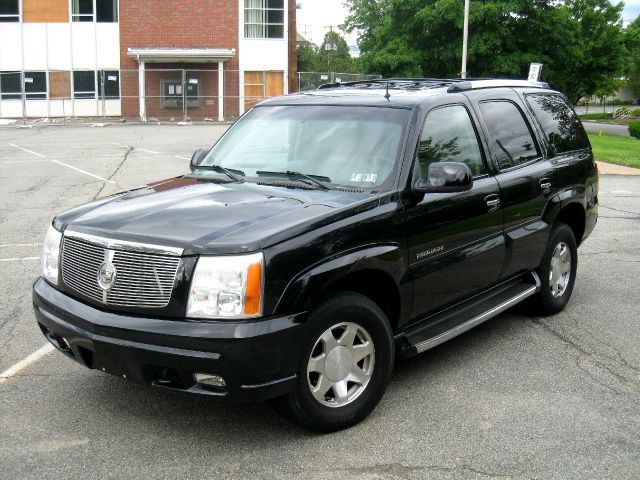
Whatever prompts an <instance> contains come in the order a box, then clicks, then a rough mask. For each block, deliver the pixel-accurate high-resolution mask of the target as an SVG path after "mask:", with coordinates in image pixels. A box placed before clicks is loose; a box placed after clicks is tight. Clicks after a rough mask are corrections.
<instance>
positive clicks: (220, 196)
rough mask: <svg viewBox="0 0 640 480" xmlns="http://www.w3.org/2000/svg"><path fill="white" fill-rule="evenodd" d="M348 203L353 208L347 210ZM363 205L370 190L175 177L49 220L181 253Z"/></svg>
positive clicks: (280, 232)
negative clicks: (317, 188) (174, 249)
mask: <svg viewBox="0 0 640 480" xmlns="http://www.w3.org/2000/svg"><path fill="white" fill-rule="evenodd" d="M355 205H360V206H361V208H357V209H352V208H351V207H352V206H355ZM367 205H370V206H371V207H373V206H375V205H377V197H375V196H372V195H371V194H369V193H359V192H344V191H337V190H306V189H299V188H295V189H294V188H287V187H279V186H268V185H258V184H254V183H248V182H247V183H226V184H221V183H214V182H212V181H210V180H203V179H196V178H189V177H180V178H174V179H171V180H168V181H165V182H159V183H156V184H152V185H149V186H147V187H145V188H141V189H138V190H133V191H129V192H124V193H121V194H118V195H115V196H112V197H107V198H104V199H101V200H99V201H97V202H93V203H89V204H86V205H83V206H81V207H77V208H74V209H72V210H69V211H67V212H65V213H64V214H61V215H59V216H58V217H57V218H56V225H57V226H58V227H59V228H68V229H71V230H74V231H76V232H81V233H86V234H90V235H97V236H100V237H106V238H110V239H114V240H125V241H134V242H142V243H150V244H156V245H163V246H172V247H179V248H183V249H184V254H185V255H190V254H193V255H195V254H199V253H240V252H248V251H255V250H258V249H261V248H264V247H266V246H269V245H271V244H274V243H277V242H279V241H282V240H285V239H286V238H288V237H292V236H295V235H297V234H300V233H303V232H304V231H306V230H308V229H311V228H315V227H317V225H318V223H321V224H326V223H330V222H332V221H335V220H336V219H337V218H344V217H345V216H349V215H350V214H352V213H351V212H352V211H353V212H354V213H355V210H357V211H362V207H365V209H366V206H367Z"/></svg>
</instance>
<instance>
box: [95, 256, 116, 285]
mask: <svg viewBox="0 0 640 480" xmlns="http://www.w3.org/2000/svg"><path fill="white" fill-rule="evenodd" d="M117 274H118V272H116V267H114V266H113V264H112V263H111V262H104V263H103V264H102V265H100V269H99V270H98V285H100V288H102V290H104V291H105V292H106V291H107V290H109V289H110V288H111V287H112V286H113V284H114V283H115V282H116V276H117Z"/></svg>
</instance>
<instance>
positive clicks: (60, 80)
mask: <svg viewBox="0 0 640 480" xmlns="http://www.w3.org/2000/svg"><path fill="white" fill-rule="evenodd" d="M49 98H51V99H54V98H57V99H63V98H71V75H70V73H69V72H49Z"/></svg>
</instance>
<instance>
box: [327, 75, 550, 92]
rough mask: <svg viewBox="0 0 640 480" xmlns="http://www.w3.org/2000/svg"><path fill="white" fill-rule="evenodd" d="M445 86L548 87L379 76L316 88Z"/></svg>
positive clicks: (506, 81) (462, 88)
mask: <svg viewBox="0 0 640 480" xmlns="http://www.w3.org/2000/svg"><path fill="white" fill-rule="evenodd" d="M443 87H447V91H448V92H450V93H453V92H462V91H465V90H475V89H479V88H496V87H533V88H549V84H547V83H546V82H530V81H528V80H517V79H499V78H469V79H461V78H381V79H378V80H358V81H354V82H344V83H326V84H324V85H320V86H319V87H318V90H325V89H329V88H371V89H374V88H389V89H394V90H395V89H402V90H426V89H431V88H443Z"/></svg>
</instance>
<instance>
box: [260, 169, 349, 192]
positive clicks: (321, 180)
mask: <svg viewBox="0 0 640 480" xmlns="http://www.w3.org/2000/svg"><path fill="white" fill-rule="evenodd" d="M256 175H264V176H266V177H281V176H285V177H288V178H293V177H298V178H302V179H304V180H307V181H309V182H311V183H313V184H314V185H317V186H319V187H320V188H322V189H323V190H334V189H335V188H336V187H334V186H333V185H330V183H331V179H330V178H329V177H323V176H322V175H307V174H306V173H301V172H293V171H291V170H287V171H284V172H267V171H257V172H256Z"/></svg>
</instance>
